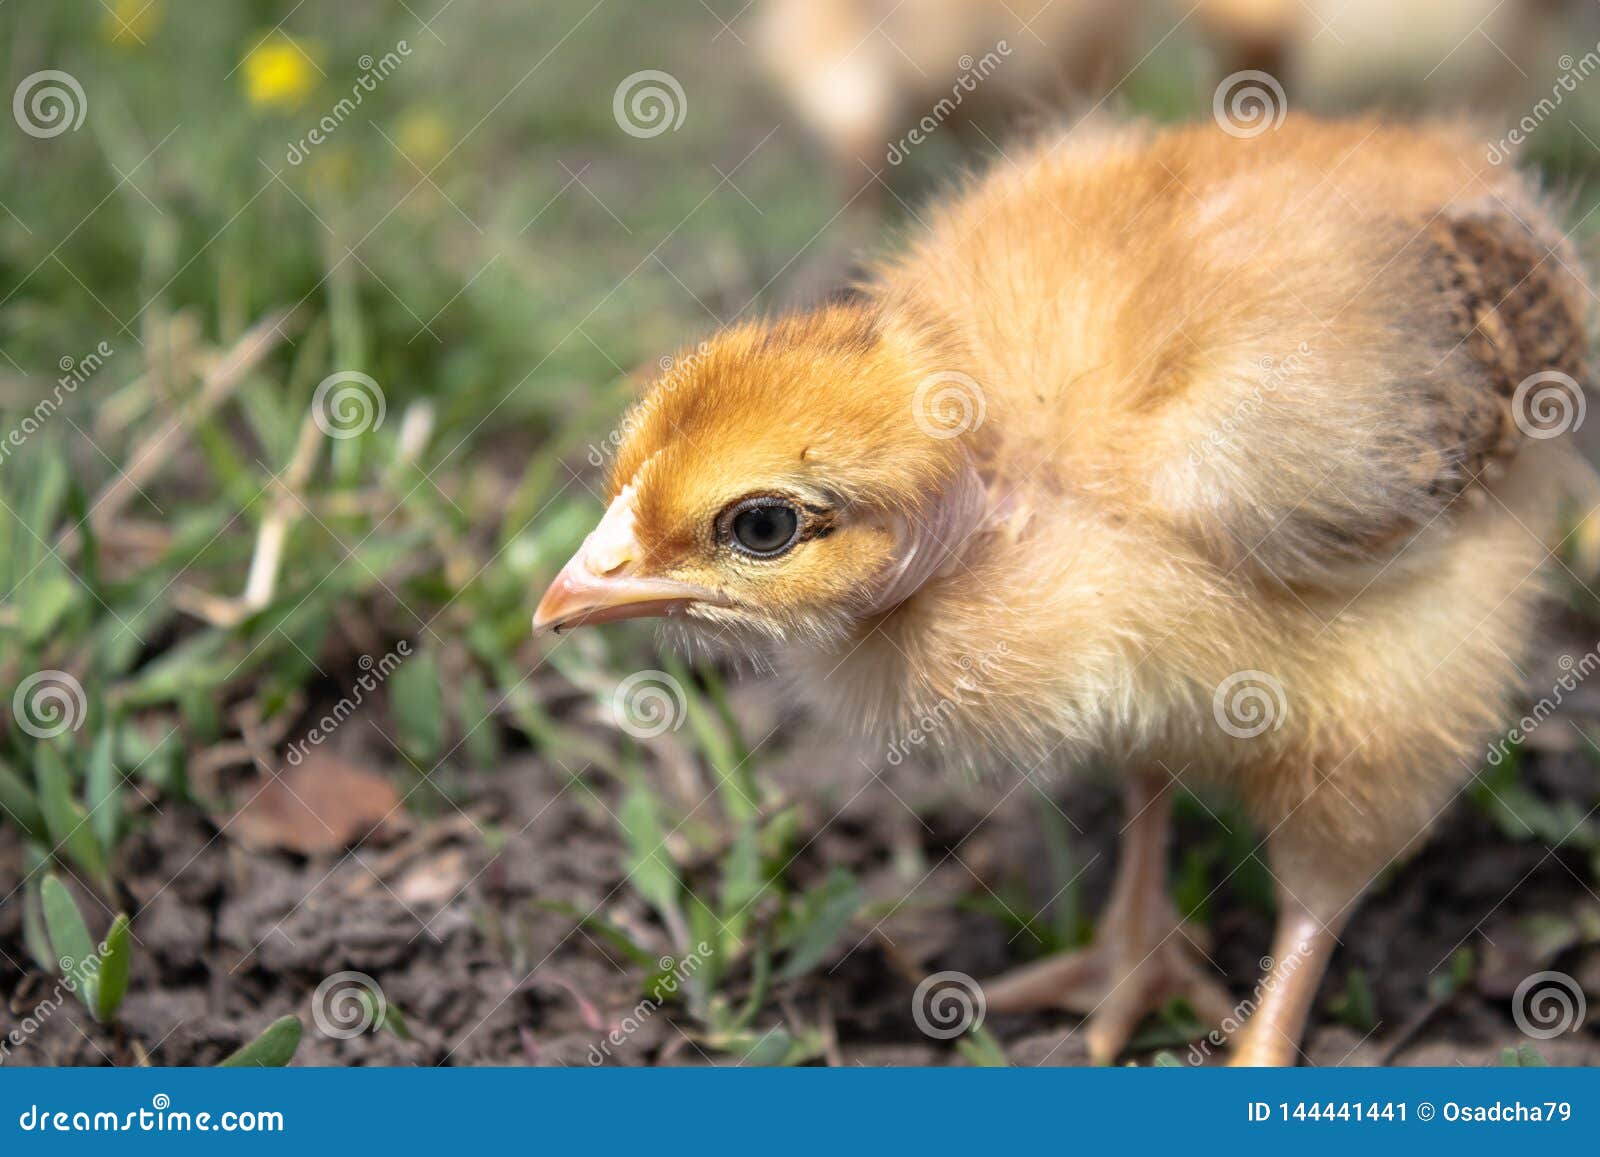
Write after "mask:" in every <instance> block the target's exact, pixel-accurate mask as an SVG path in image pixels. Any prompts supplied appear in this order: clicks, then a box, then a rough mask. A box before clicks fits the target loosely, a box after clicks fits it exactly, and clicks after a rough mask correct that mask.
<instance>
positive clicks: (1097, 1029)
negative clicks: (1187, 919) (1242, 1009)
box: [983, 912, 1234, 1065]
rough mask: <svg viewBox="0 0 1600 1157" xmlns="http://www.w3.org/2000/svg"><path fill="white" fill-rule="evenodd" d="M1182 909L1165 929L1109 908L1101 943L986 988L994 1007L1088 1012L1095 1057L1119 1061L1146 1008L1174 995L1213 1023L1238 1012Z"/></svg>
mask: <svg viewBox="0 0 1600 1157" xmlns="http://www.w3.org/2000/svg"><path fill="white" fill-rule="evenodd" d="M1195 956H1196V950H1195V948H1194V947H1193V946H1192V945H1191V943H1190V941H1189V940H1188V938H1187V936H1186V934H1185V933H1184V932H1183V931H1182V930H1181V928H1180V927H1179V921H1178V919H1177V916H1176V914H1175V913H1174V915H1173V922H1172V923H1171V924H1169V925H1168V926H1167V928H1166V929H1165V931H1162V932H1156V931H1154V930H1153V929H1151V928H1150V927H1149V926H1148V924H1146V923H1144V922H1142V921H1141V922H1137V923H1133V922H1130V921H1129V920H1128V919H1126V918H1119V916H1118V914H1117V913H1116V912H1111V913H1107V915H1106V917H1105V918H1104V920H1103V921H1102V926H1101V929H1100V932H1099V934H1098V935H1097V937H1096V939H1095V942H1094V943H1093V944H1092V945H1090V946H1089V947H1087V948H1083V949H1080V950H1078V951H1076V952H1066V953H1062V954H1061V955H1059V956H1052V957H1050V958H1048V959H1046V960H1041V961H1039V962H1038V963H1036V964H1030V965H1028V966H1027V967H1025V968H1019V969H1017V970H1016V971H1014V972H1008V973H1006V974H1005V975H1004V976H1002V977H999V978H998V979H995V980H992V981H988V982H986V983H985V984H984V986H983V992H984V997H985V999H986V1000H987V1002H988V1011H989V1012H991V1013H1007V1012H1028V1011H1033V1010H1036V1009H1056V1008H1058V1009H1063V1010H1065V1011H1067V1012H1077V1013H1083V1014H1085V1015H1086V1016H1087V1017H1088V1030H1087V1035H1088V1042H1089V1057H1090V1060H1091V1061H1093V1063H1095V1064H1097V1065H1104V1064H1110V1063H1111V1062H1112V1061H1114V1060H1116V1058H1117V1056H1118V1054H1120V1053H1121V1052H1122V1050H1123V1048H1124V1047H1125V1046H1126V1045H1127V1043H1128V1039H1129V1038H1130V1037H1131V1036H1132V1035H1133V1032H1134V1030H1135V1029H1136V1028H1137V1027H1138V1025H1139V1022H1140V1021H1141V1020H1142V1019H1143V1018H1144V1017H1145V1015H1146V1014H1148V1013H1151V1012H1155V1011H1157V1010H1159V1009H1160V1008H1162V1007H1163V1006H1164V1005H1165V1004H1166V1003H1167V1002H1168V1001H1170V1000H1172V999H1173V998H1174V997H1182V998H1184V999H1185V1000H1187V1001H1188V1002H1189V1006H1190V1007H1191V1008H1192V1009H1194V1011H1195V1014H1196V1015H1197V1016H1199V1017H1200V1019H1201V1020H1203V1021H1205V1022H1206V1023H1207V1024H1208V1025H1218V1024H1221V1023H1223V1022H1224V1021H1225V1020H1227V1018H1229V1017H1230V1016H1232V1015H1234V1001H1233V998H1232V997H1230V996H1229V995H1228V992H1227V990H1226V989H1224V988H1223V987H1222V985H1221V984H1219V983H1218V982H1217V981H1215V980H1213V979H1212V978H1211V977H1209V976H1207V975H1206V974H1205V972H1204V971H1203V968H1204V965H1202V964H1200V963H1198V962H1197V961H1196V959H1195Z"/></svg>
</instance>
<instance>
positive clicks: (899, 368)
mask: <svg viewBox="0 0 1600 1157" xmlns="http://www.w3.org/2000/svg"><path fill="white" fill-rule="evenodd" d="M926 357H927V353H926V346H925V343H924V342H922V341H920V340H919V339H918V338H917V337H916V336H914V335H911V334H907V333H905V332H903V331H902V330H901V329H898V328H890V327H888V326H886V325H884V324H882V323H881V322H880V321H879V320H878V318H877V317H876V316H875V315H874V314H873V313H872V312H871V311H869V310H867V309H864V308H861V307H853V306H840V307H834V308H831V309H827V310H823V311H821V312H819V313H815V314H811V315H807V316H805V317H799V318H788V319H781V320H778V321H774V322H768V323H762V324H756V325H748V326H743V327H740V328H737V329H733V330H730V331H727V332H725V333H723V334H721V335H719V336H717V337H716V338H714V339H712V340H711V341H709V342H707V343H704V344H702V345H701V346H700V347H699V348H698V349H696V350H694V351H692V352H689V353H687V354H685V355H684V356H682V357H681V358H679V359H677V360H676V361H674V362H673V363H672V365H671V367H670V368H669V369H668V370H667V372H666V373H665V374H664V375H663V376H662V378H661V379H660V380H658V381H657V382H656V383H655V385H654V386H653V387H652V388H651V390H650V391H649V392H648V393H647V394H646V396H645V397H644V399H643V400H642V401H641V402H640V403H639V404H638V405H637V406H635V407H634V409H633V410H632V411H631V412H630V413H629V414H628V416H627V418H626V419H625V420H624V423H623V426H622V435H621V442H620V446H619V449H618V453H617V456H616V460H615V463H614V465H613V468H612V472H611V483H610V499H609V505H608V508H607V510H606V513H605V516H604V517H603V518H602V519H601V521H600V524H599V526H597V527H596V528H595V530H594V532H593V533H591V534H590V535H589V537H588V538H587V539H586V540H585V541H584V543H583V545H582V547H581V548H580V549H579V550H578V552H577V554H576V555H574V557H573V558H572V560H571V561H570V562H569V563H568V564H567V565H566V567H565V568H564V569H563V570H562V572H561V574H560V575H559V576H557V578H556V580H555V582H554V583H553V584H552V585H551V587H550V589H549V591H548V592H547V593H546V594H545V596H544V599H543V600H542V601H541V603H540V604H539V608H538V612H537V614H536V615H535V618H534V626H535V628H536V629H541V628H553V629H561V628H564V627H569V626H577V625H580V624H584V623H598V622H606V621H610V620H615V619H626V618H638V617H643V616H672V617H675V618H677V617H681V618H683V619H684V620H686V621H689V622H698V623H700V624H702V625H709V626H711V627H713V628H714V629H716V633H718V634H728V633H731V634H733V635H735V636H736V637H738V636H748V635H755V636H758V637H764V638H765V639H767V640H770V641H776V642H795V641H802V640H811V641H826V640H833V641H838V640H840V639H842V638H844V637H847V636H848V634H849V632H850V631H851V629H852V628H853V626H855V625H856V624H859V623H860V622H861V621H863V620H864V619H867V618H869V617H871V616H873V615H876V614H879V613H882V612H884V611H886V610H888V609H890V608H892V607H893V606H895V605H897V604H899V603H900V602H902V601H904V600H905V599H906V598H907V597H909V596H910V595H911V594H913V593H914V592H915V591H916V590H917V589H918V588H919V587H920V586H921V585H922V583H923V582H925V581H926V580H927V579H928V577H929V576H930V575H932V574H933V573H934V572H935V571H936V570H937V569H938V568H939V567H940V566H941V565H942V564H943V563H944V562H945V561H946V560H947V559H948V557H949V553H950V550H951V548H952V546H953V545H954V544H955V543H957V542H959V541H960V539H961V538H962V537H964V534H965V532H966V530H968V529H970V524H971V523H972V522H974V521H975V519H976V517H977V513H978V509H979V503H980V501H981V487H978V486H976V485H975V482H974V479H975V477H976V476H975V474H974V472H973V469H972V467H971V465H970V464H969V451H968V448H966V447H965V446H963V445H961V444H960V442H959V440H957V439H950V438H939V437H931V436H929V434H928V433H926V432H925V430H924V429H923V428H921V427H919V425H918V423H917V422H916V421H915V420H914V418H913V399H914V397H915V395H916V391H917V384H918V381H919V378H920V377H922V376H924V375H925V374H926V372H927V371H926V369H925V368H923V367H924V366H925V364H926V363H925V359H926Z"/></svg>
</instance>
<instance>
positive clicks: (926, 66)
mask: <svg viewBox="0 0 1600 1157" xmlns="http://www.w3.org/2000/svg"><path fill="white" fill-rule="evenodd" d="M1137 9H1138V5H1137V4H1134V3H1130V2H1129V0H899V2H898V3H894V4H884V3H881V2H878V0H766V4H765V6H764V8H763V9H762V10H761V18H760V32H759V38H758V39H759V50H760V53H761V57H762V61H763V63H764V64H765V66H766V69H767V72H768V73H769V75H770V76H771V77H772V79H773V81H774V82H775V84H776V85H777V87H778V89H779V90H780V92H781V93H782V95H783V96H784V97H785V98H786V99H787V100H788V102H789V104H790V106H791V107H792V108H793V109H794V112H795V114H796V115H797V116H798V117H799V118H800V121H801V122H802V123H803V124H804V125H805V127H806V128H807V129H809V130H810V131H811V132H812V133H813V134H814V135H816V136H817V137H818V138H819V139H820V140H821V142H822V144H823V145H824V147H825V148H826V149H827V151H828V153H829V155H830V158H831V159H832V161H833V164H834V168H835V169H836V171H837V172H838V174H839V176H840V179H841V181H842V183H843V184H844V185H845V186H846V187H847V188H849V189H851V190H856V189H861V188H865V187H867V186H869V185H870V183H871V181H872V179H873V174H874V173H876V172H880V171H883V170H884V169H885V166H886V164H887V165H889V166H894V165H898V164H899V163H900V162H901V160H902V159H903V157H904V155H905V154H906V153H908V152H909V151H910V149H911V148H913V147H914V146H915V144H916V143H918V142H920V141H921V140H922V139H923V138H925V137H927V136H931V135H933V134H934V133H935V132H937V131H939V129H940V128H941V127H943V126H944V125H945V123H946V122H947V121H949V122H954V123H953V124H952V125H951V128H948V129H946V130H945V131H951V129H953V128H954V127H955V126H956V125H958V124H960V123H962V122H966V121H970V120H972V119H973V118H974V115H975V114H977V113H980V111H981V110H985V109H987V110H990V111H991V112H992V111H993V110H995V109H1006V110H1010V111H1013V112H1014V111H1016V110H1018V109H1034V110H1038V109H1041V108H1048V107H1051V106H1052V105H1059V104H1060V103H1061V102H1063V101H1066V100H1070V99H1072V98H1074V97H1081V96H1083V95H1085V94H1090V93H1095V94H1098V93H1100V92H1103V91H1105V90H1106V89H1107V88H1109V87H1110V86H1111V85H1112V84H1114V83H1115V82H1116V81H1118V80H1120V79H1121V77H1122V65H1123V62H1124V60H1125V58H1126V56H1127V54H1128V48H1129V45H1130V43H1131V40H1132V36H1133V33H1134V31H1135V23H1136V17H1137ZM903 134H912V137H903ZM913 138H914V139H913Z"/></svg>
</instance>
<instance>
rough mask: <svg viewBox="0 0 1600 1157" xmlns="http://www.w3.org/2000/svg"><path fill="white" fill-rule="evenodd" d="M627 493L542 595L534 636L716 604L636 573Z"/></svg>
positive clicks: (637, 549)
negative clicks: (701, 604)
mask: <svg viewBox="0 0 1600 1157" xmlns="http://www.w3.org/2000/svg"><path fill="white" fill-rule="evenodd" d="M631 489H632V488H631V487H630V488H627V489H624V490H623V492H622V493H621V494H619V495H617V497H616V499H615V500H614V501H613V502H612V503H611V506H610V508H609V509H608V510H607V511H606V514H605V517H604V518H602V519H601V520H600V525H599V526H597V527H595V528H594V530H593V531H592V532H590V534H589V537H588V538H586V539H584V540H583V545H582V546H580V547H579V548H578V553H577V554H575V555H573V556H572V558H571V560H570V561H569V562H568V563H567V565H566V566H564V567H562V569H561V573H560V574H558V575H557V576H556V578H555V581H554V582H552V583H551V584H550V589H549V590H547V591H545V593H544V598H542V599H540V600H539V607H538V609H537V610H536V611H534V614H533V629H534V630H535V631H544V630H555V631H560V630H561V629H563V628H565V627H578V626H583V625H585V624H588V623H610V622H615V621H617V620H619V619H641V618H648V617H651V616H660V615H673V614H681V613H682V612H683V611H684V609H685V608H687V607H688V606H689V605H690V604H691V603H696V602H720V601H721V600H720V599H718V597H717V595H716V593H715V592H714V591H710V590H707V589H705V588H703V587H699V586H695V585H693V584H691V583H684V582H678V581H676V580H674V579H664V578H652V577H650V576H648V575H644V574H641V573H640V565H641V563H642V561H643V559H644V555H645V552H644V550H643V549H642V548H641V546H640V544H639V541H638V538H637V537H636V536H635V534H634V528H633V494H632V492H631Z"/></svg>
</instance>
